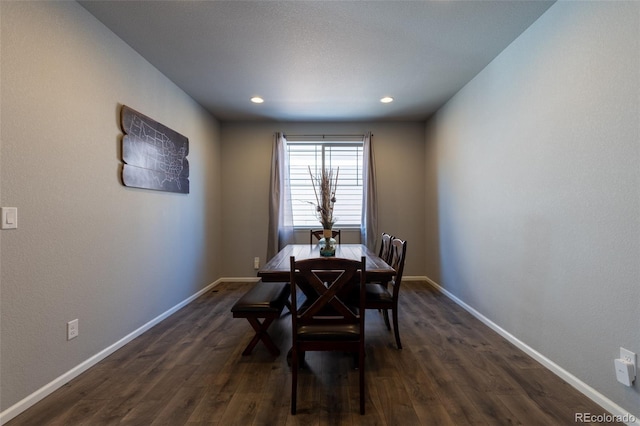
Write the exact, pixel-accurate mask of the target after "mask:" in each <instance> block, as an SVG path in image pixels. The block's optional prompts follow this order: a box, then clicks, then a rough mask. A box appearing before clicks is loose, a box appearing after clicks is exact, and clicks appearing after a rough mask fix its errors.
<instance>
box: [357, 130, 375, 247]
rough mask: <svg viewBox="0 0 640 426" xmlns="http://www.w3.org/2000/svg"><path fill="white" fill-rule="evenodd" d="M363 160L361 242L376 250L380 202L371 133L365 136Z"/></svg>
mask: <svg viewBox="0 0 640 426" xmlns="http://www.w3.org/2000/svg"><path fill="white" fill-rule="evenodd" d="M362 151H363V157H364V158H363V160H362V177H363V188H362V225H361V226H360V241H362V244H364V245H366V246H367V247H369V248H370V249H371V250H375V247H376V245H377V241H376V239H377V238H378V200H377V196H376V174H375V159H374V157H373V146H372V144H371V132H369V133H367V134H366V135H364V139H363V149H362Z"/></svg>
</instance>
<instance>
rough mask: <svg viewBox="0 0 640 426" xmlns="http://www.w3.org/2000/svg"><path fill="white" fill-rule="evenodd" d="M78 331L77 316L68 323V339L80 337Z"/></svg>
mask: <svg viewBox="0 0 640 426" xmlns="http://www.w3.org/2000/svg"><path fill="white" fill-rule="evenodd" d="M78 332H79V330H78V319H77V318H76V319H74V320H73V321H69V322H68V323H67V340H71V339H75V338H76V337H78Z"/></svg>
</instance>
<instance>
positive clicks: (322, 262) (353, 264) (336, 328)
mask: <svg viewBox="0 0 640 426" xmlns="http://www.w3.org/2000/svg"><path fill="white" fill-rule="evenodd" d="M290 262H291V272H290V274H291V275H290V284H291V325H292V333H291V336H292V349H291V414H296V403H297V391H298V370H299V368H300V362H301V361H303V360H304V354H305V352H307V351H344V352H353V353H354V354H357V357H358V370H359V375H360V379H359V385H360V414H364V388H365V387H364V315H365V309H364V296H365V294H364V290H365V283H366V279H365V273H366V271H365V265H366V259H365V257H362V258H361V260H360V261H357V260H351V259H341V258H335V257H331V258H313V259H304V260H299V261H296V260H295V257H294V256H291V258H290ZM356 287H357V288H358V294H359V297H358V298H357V301H356V300H355V298H353V297H351V296H352V295H353V293H354V290H355V288H356ZM299 290H300V291H304V292H305V294H306V296H307V299H306V302H304V303H303V304H302V305H301V306H300V307H298V300H297V293H298V291H299ZM310 292H313V294H309V293H310ZM354 303H356V305H355V306H354ZM345 386H347V384H345Z"/></svg>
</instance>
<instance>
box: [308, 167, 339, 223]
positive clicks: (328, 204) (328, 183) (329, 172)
mask: <svg viewBox="0 0 640 426" xmlns="http://www.w3.org/2000/svg"><path fill="white" fill-rule="evenodd" d="M338 173H340V168H339V167H338V168H337V169H336V173H335V177H334V175H333V169H322V172H321V173H320V176H313V173H311V167H309V176H311V183H312V184H313V192H314V193H315V195H316V204H315V206H316V214H317V216H318V220H319V221H320V223H321V224H322V227H323V229H332V228H333V225H334V224H335V223H336V219H337V218H335V217H334V216H333V206H334V204H335V202H336V189H337V187H338ZM312 204H313V203H312Z"/></svg>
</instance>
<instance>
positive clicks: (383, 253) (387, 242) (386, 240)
mask: <svg viewBox="0 0 640 426" xmlns="http://www.w3.org/2000/svg"><path fill="white" fill-rule="evenodd" d="M391 240H393V235H390V234H387V233H386V232H383V233H382V243H381V244H380V252H379V253H378V257H379V258H380V259H382V260H384V261H385V262H387V263H390V262H391V259H390V258H389V255H390V254H391Z"/></svg>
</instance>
